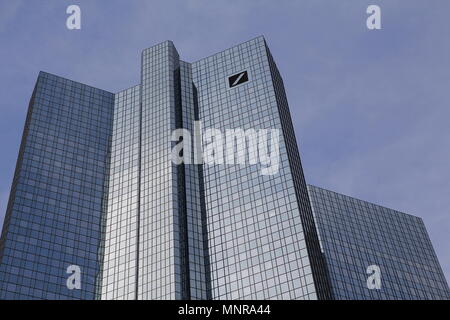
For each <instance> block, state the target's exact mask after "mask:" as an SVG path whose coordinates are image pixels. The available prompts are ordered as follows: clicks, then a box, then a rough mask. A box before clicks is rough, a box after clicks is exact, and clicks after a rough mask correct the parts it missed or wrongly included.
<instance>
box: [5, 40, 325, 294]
mask: <svg viewBox="0 0 450 320" xmlns="http://www.w3.org/2000/svg"><path fill="white" fill-rule="evenodd" d="M180 132H182V133H183V134H182V135H180V134H179V133H180ZM229 132H232V134H231V135H227V133H229ZM211 133H214V134H215V135H211ZM239 133H242V134H243V136H239ZM222 134H223V135H222ZM265 138H267V140H266V139H265ZM220 142H225V143H224V145H225V146H224V148H222V150H221V149H220V147H222V144H221V143H220ZM180 145H183V150H182V151H181V150H180V152H174V150H177V147H178V146H180ZM189 145H190V146H191V148H188V146H189ZM211 146H212V148H211ZM269 149H270V152H265V151H268V150H269ZM211 150H213V152H210V151H211ZM189 151H192V152H189ZM263 155H265V156H267V157H263ZM269 155H270V157H269ZM273 155H275V156H276V157H275V158H273V159H272V156H273ZM241 156H243V157H241ZM177 157H178V158H181V159H182V160H184V161H182V162H181V163H179V162H177V161H176V159H177ZM242 158H244V160H245V161H244V162H240V160H242ZM211 159H213V161H211ZM268 160H270V161H268ZM272 160H274V161H272ZM0 259H1V261H0V263H1V264H0V298H1V299H331V298H332V291H331V287H330V280H329V274H328V271H327V265H326V263H325V258H324V254H323V253H322V251H321V248H320V243H319V238H318V234H317V229H316V226H315V222H314V216H313V212H312V209H311V204H310V200H309V196H308V190H307V187H306V183H305V179H304V176H303V170H302V167H301V162H300V156H299V152H298V148H297V144H296V139H295V135H294V130H293V125H292V121H291V118H290V113H289V107H288V104H287V99H286V94H285V92H284V86H283V81H282V79H281V76H280V74H279V72H278V69H277V67H276V64H275V62H274V60H273V58H272V56H271V54H270V51H269V49H268V47H267V45H266V42H265V40H264V38H263V37H257V38H255V39H252V40H250V41H247V42H245V43H242V44H239V45H237V46H235V47H232V48H230V49H227V50H225V51H222V52H220V53H217V54H214V55H212V56H210V57H207V58H204V59H201V60H198V61H196V62H193V63H189V62H185V61H182V60H180V57H179V54H178V52H177V50H176V48H175V46H174V44H173V43H172V42H171V41H165V42H162V43H160V44H157V45H155V46H153V47H151V48H148V49H145V50H143V52H142V55H141V78H140V83H139V84H136V85H134V86H132V87H130V88H127V89H124V90H122V91H120V92H118V93H115V94H113V93H109V92H106V91H102V90H99V89H95V88H92V87H89V86H85V85H82V84H79V83H76V82H73V81H70V80H66V79H62V78H60V77H57V76H54V75H50V74H47V73H40V74H39V77H38V81H37V84H36V88H35V91H34V94H33V97H32V99H31V101H30V106H29V111H28V116H27V121H26V125H25V130H24V135H23V140H22V143H21V147H20V153H19V158H18V162H17V167H16V173H15V177H14V181H13V186H12V190H11V195H10V200H9V204H8V209H7V214H6V218H5V224H4V228H3V232H2V237H1V240H0ZM71 266H72V267H73V266H75V267H79V270H80V273H79V274H80V277H81V278H80V281H79V283H80V286H81V288H76V287H75V288H71V286H68V283H69V284H70V283H71V282H68V281H66V280H68V278H69V277H72V275H74V274H76V271H70V270H73V269H70V267H71ZM68 268H69V271H70V272H71V273H67V270H68ZM75 282H76V281H75ZM72 284H73V283H72Z"/></svg>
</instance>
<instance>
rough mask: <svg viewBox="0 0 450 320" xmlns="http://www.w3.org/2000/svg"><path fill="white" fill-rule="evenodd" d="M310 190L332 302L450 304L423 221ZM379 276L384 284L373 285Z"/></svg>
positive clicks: (350, 199)
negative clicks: (432, 301)
mask: <svg viewBox="0 0 450 320" xmlns="http://www.w3.org/2000/svg"><path fill="white" fill-rule="evenodd" d="M308 190H309V194H310V197H311V203H312V206H313V211H314V215H315V219H316V225H317V228H318V233H319V238H320V242H321V247H322V250H323V253H324V255H325V259H326V262H327V266H328V270H329V274H330V282H331V289H332V293H333V299H337V300H387V299H389V300H416V299H418V300H442V299H444V300H447V299H450V291H449V287H448V285H447V281H446V280H445V276H444V274H443V272H442V269H441V267H440V265H439V261H438V259H437V256H436V254H435V252H434V249H433V246H432V244H431V241H430V238H429V237H428V233H427V230H426V229H425V225H424V223H423V221H422V219H421V218H419V217H415V216H412V215H409V214H406V213H403V212H399V211H396V210H392V209H388V208H385V207H382V206H379V205H376V204H373V203H370V202H367V201H362V200H359V199H355V198H352V197H348V196H345V195H342V194H339V193H336V192H333V191H329V190H326V189H322V188H319V187H315V186H311V185H308ZM368 269H369V270H368ZM375 269H376V270H375ZM375 272H377V273H378V275H379V285H378V287H375V286H370V284H369V286H368V284H367V282H368V280H369V282H371V281H370V279H369V277H370V276H371V275H373V274H374V273H375Z"/></svg>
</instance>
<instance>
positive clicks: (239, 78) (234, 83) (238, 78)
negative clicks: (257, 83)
mask: <svg viewBox="0 0 450 320" xmlns="http://www.w3.org/2000/svg"><path fill="white" fill-rule="evenodd" d="M244 74H245V71H244V72H242V73H241V74H240V75H239V77H237V79H236V80H235V81H234V82H233V84H232V85H231V86H232V87H233V86H234V85H236V83H238V82H239V80H241V78H242V77H243V76H244Z"/></svg>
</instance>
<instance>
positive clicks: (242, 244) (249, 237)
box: [192, 37, 317, 299]
mask: <svg viewBox="0 0 450 320" xmlns="http://www.w3.org/2000/svg"><path fill="white" fill-rule="evenodd" d="M192 66H193V68H192V72H193V81H194V84H195V86H196V88H197V89H198V104H199V113H200V119H201V120H202V123H203V126H204V128H216V129H220V130H222V132H224V130H225V129H229V128H242V129H244V130H246V129H249V128H254V129H273V128H277V129H279V130H280V132H281V130H282V125H281V122H280V121H281V120H280V115H279V111H278V106H277V101H276V97H275V94H276V93H275V89H274V85H273V83H272V75H271V70H270V66H269V60H268V56H267V51H266V47H265V41H264V39H263V38H262V37H258V38H256V39H253V40H251V41H248V42H246V43H243V44H240V45H238V46H235V47H233V48H231V49H228V50H225V51H223V52H220V53H218V54H215V55H213V56H211V57H208V58H205V59H202V60H199V61H197V62H195V63H193V65H192ZM244 70H247V71H248V74H249V77H250V81H249V82H247V83H245V84H242V85H239V86H236V87H235V88H233V89H229V88H228V81H227V80H228V79H227V78H228V76H230V75H233V74H236V73H238V72H241V71H244ZM260 170H261V166H260V165H208V164H205V165H204V166H203V175H204V187H205V200H206V211H207V223H208V225H207V226H208V235H207V237H208V246H209V259H210V272H211V288H212V298H213V299H316V298H317V294H316V288H315V284H314V279H313V275H312V269H311V264H310V260H309V256H308V250H307V246H306V242H305V235H304V230H303V226H302V221H301V216H300V212H299V210H301V209H300V208H299V203H298V201H297V197H296V192H295V188H294V181H293V176H292V172H291V169H290V165H289V160H288V154H287V151H286V144H285V141H284V139H283V135H282V134H280V170H279V172H278V173H277V174H275V175H261V172H260Z"/></svg>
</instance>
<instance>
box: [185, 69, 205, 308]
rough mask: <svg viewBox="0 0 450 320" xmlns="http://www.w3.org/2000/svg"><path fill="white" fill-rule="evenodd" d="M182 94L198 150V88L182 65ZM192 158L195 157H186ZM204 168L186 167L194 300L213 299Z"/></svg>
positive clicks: (190, 278) (187, 210)
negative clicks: (211, 295)
mask: <svg viewBox="0 0 450 320" xmlns="http://www.w3.org/2000/svg"><path fill="white" fill-rule="evenodd" d="M180 75H181V76H180V85H181V86H180V89H181V90H180V91H181V108H182V127H183V128H186V129H188V130H189V131H190V132H191V137H192V139H191V145H192V146H194V140H193V139H194V121H195V120H198V116H199V115H198V106H197V104H196V101H195V99H196V93H195V92H194V91H196V88H195V87H194V86H193V83H192V66H191V64H190V63H187V62H184V61H180ZM186 156H189V157H191V162H192V163H193V160H194V159H193V158H194V157H193V154H191V155H186ZM202 170H203V168H202V165H199V164H184V175H185V196H186V211H185V214H186V222H187V223H186V233H187V241H188V259H187V260H188V261H187V262H188V268H189V270H188V271H189V291H190V292H189V296H190V299H193V300H197V299H209V298H210V286H209V281H208V272H207V269H206V268H207V254H208V249H207V243H206V241H205V235H206V212H205V200H204V198H203V192H202V188H203V176H202Z"/></svg>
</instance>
